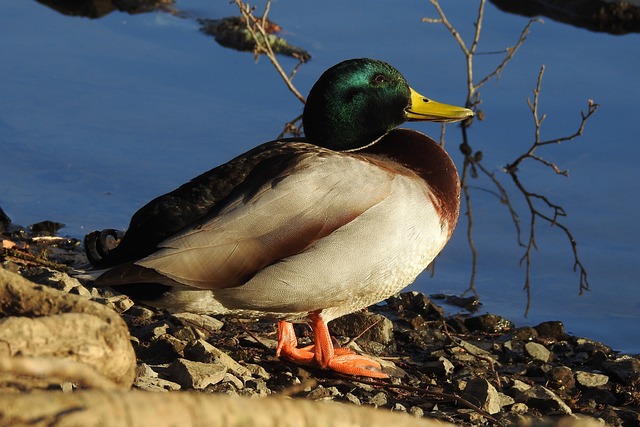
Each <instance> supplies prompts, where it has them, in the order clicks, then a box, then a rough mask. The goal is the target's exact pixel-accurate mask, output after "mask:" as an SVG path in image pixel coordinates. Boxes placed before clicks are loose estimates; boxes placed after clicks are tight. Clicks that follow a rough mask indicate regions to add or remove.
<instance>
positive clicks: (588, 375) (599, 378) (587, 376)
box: [576, 371, 609, 387]
mask: <svg viewBox="0 0 640 427" xmlns="http://www.w3.org/2000/svg"><path fill="white" fill-rule="evenodd" d="M576 382H577V383H578V384H580V385H581V386H583V387H600V386H603V385H605V384H606V383H607V382H609V377H608V376H606V375H604V374H597V373H594V372H585V371H576Z"/></svg>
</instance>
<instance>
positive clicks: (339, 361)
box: [276, 313, 389, 378]
mask: <svg viewBox="0 0 640 427" xmlns="http://www.w3.org/2000/svg"><path fill="white" fill-rule="evenodd" d="M309 320H310V321H311V322H310V323H311V329H313V334H314V345H313V346H308V347H304V348H297V345H298V340H297V339H296V335H295V332H294V330H293V325H292V324H291V323H289V322H279V323H278V347H277V349H276V354H277V355H278V356H280V355H282V356H283V357H284V358H286V359H288V360H290V361H292V362H295V363H299V364H302V365H316V366H319V367H320V368H323V369H330V370H333V371H336V372H340V373H342V374H347V375H359V376H363V377H371V378H388V377H389V376H388V375H387V374H385V373H384V372H382V366H380V364H379V363H378V362H376V361H374V360H372V359H369V358H368V357H365V356H359V355H357V354H355V353H353V352H352V351H351V350H349V349H347V348H334V347H333V343H332V342H331V336H330V335H329V328H328V327H327V324H326V323H325V321H324V320H323V319H322V317H321V315H320V313H311V314H310V315H309Z"/></svg>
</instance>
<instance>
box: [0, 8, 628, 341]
mask: <svg viewBox="0 0 640 427" xmlns="http://www.w3.org/2000/svg"><path fill="white" fill-rule="evenodd" d="M442 3H443V7H444V8H445V11H447V12H448V14H449V18H450V20H451V22H452V23H453V24H454V25H456V27H457V28H458V30H459V31H460V33H461V34H462V36H463V37H464V38H465V40H467V41H468V42H469V38H470V37H471V35H472V34H473V31H474V28H473V22H474V20H475V12H476V9H477V6H476V3H475V2H461V1H450V2H442ZM469 4H472V5H473V7H468V6H469ZM177 7H178V8H180V9H181V10H182V11H184V12H186V13H187V14H191V15H192V16H198V17H207V18H220V17H225V16H231V15H237V12H236V10H235V6H233V5H229V4H227V2H210V1H205V0H198V1H182V2H179V3H178V5H177ZM485 12H486V13H485V21H484V24H483V33H482V37H481V44H480V47H479V51H480V52H494V51H498V50H501V49H504V48H505V47H507V46H511V45H513V44H514V43H515V41H516V40H517V38H518V35H519V34H520V31H521V29H522V27H523V26H524V25H525V24H526V22H527V21H528V19H527V18H523V17H519V16H514V15H507V14H505V13H503V12H501V11H499V10H497V9H495V8H494V7H493V6H491V5H490V4H489V5H487V8H486V11H485ZM425 16H429V17H435V16H436V14H435V11H434V10H433V9H432V7H431V5H430V4H429V3H428V2H427V1H416V0H412V1H399V2H393V3H391V2H382V1H376V2H369V1H364V0H359V1H352V2H339V1H326V2H312V3H304V4H302V3H299V2H296V1H293V0H280V1H274V2H273V4H272V11H271V14H270V17H271V18H272V19H273V20H274V21H275V22H277V23H278V24H280V25H281V26H282V27H283V29H284V30H285V33H284V36H285V37H287V39H288V40H289V41H290V42H291V43H292V44H294V45H300V46H302V47H304V48H306V49H307V50H309V51H310V53H311V54H312V55H313V59H312V61H311V62H309V63H308V64H305V65H304V66H302V67H301V69H300V71H299V72H298V74H297V75H296V77H295V79H294V83H295V84H296V86H297V87H298V88H299V89H300V91H301V92H302V93H305V94H306V93H307V91H308V90H309V88H310V87H311V85H312V84H313V83H314V81H315V80H316V79H317V77H318V76H319V75H320V74H321V73H322V71H324V70H325V69H326V68H328V67H330V66H331V65H333V64H335V63H337V62H339V61H341V60H343V59H346V58H351V57H361V56H368V57H375V58H378V59H383V60H386V61H388V62H390V63H392V64H393V65H394V66H396V67H397V68H398V69H399V70H401V71H402V72H403V74H404V75H405V77H406V78H407V80H408V81H409V82H410V84H411V85H412V86H413V87H414V88H415V89H416V90H418V91H419V92H421V93H423V94H425V95H428V96H430V97H432V98H434V99H436V100H440V101H443V102H448V103H458V104H460V103H463V102H464V99H465V96H466V95H465V94H466V89H465V78H466V70H465V68H464V67H465V63H464V58H463V56H462V54H461V51H460V49H459V47H458V46H457V44H456V43H455V41H454V40H453V38H452V37H451V36H450V34H449V33H448V32H447V31H446V30H445V29H444V28H443V27H442V26H440V25H437V24H427V23H423V22H421V21H420V19H421V18H422V17H425ZM639 42H640V36H639V35H638V34H632V35H625V36H611V35H607V34H601V33H592V32H589V31H587V30H584V29H579V28H574V27H571V26H567V25H564V24H560V23H555V22H553V21H551V20H548V19H547V20H545V23H544V24H536V25H534V26H533V28H532V32H531V34H530V35H529V37H528V39H527V41H526V42H525V44H524V45H523V47H522V48H521V50H520V51H519V52H518V53H517V54H516V56H515V58H514V59H513V60H512V61H511V62H510V63H509V64H508V65H507V67H506V69H505V70H504V71H503V73H502V74H501V77H500V79H499V80H492V81H490V82H489V83H488V84H487V85H485V86H484V87H483V88H482V90H481V95H482V100H483V103H482V105H481V109H482V110H483V112H484V113H485V116H486V118H485V120H483V121H476V122H475V123H474V124H473V126H472V127H471V128H470V129H469V138H470V141H471V144H472V146H473V147H474V149H479V150H482V151H483V153H484V161H483V164H484V165H485V167H487V168H488V169H490V170H491V171H492V172H496V174H497V176H498V178H499V179H500V180H501V182H502V183H503V184H504V185H505V186H506V188H507V190H508V191H509V192H510V194H511V195H512V201H513V203H514V205H515V206H516V208H517V209H518V211H519V214H520V219H521V225H522V227H523V230H524V231H525V232H526V231H527V224H528V211H527V209H526V206H525V205H524V204H523V201H522V198H521V197H518V194H517V192H516V191H515V188H514V186H513V184H511V183H510V181H509V179H508V177H507V176H506V175H504V174H503V173H502V172H501V168H502V167H503V166H504V165H505V164H507V163H508V162H510V161H512V160H513V159H514V158H515V157H516V156H517V155H518V154H520V153H521V152H523V151H524V150H525V149H526V148H527V147H528V146H529V144H530V143H531V141H532V139H533V130H534V128H533V121H532V117H531V113H530V112H529V110H528V107H527V104H526V99H527V98H528V97H531V96H532V89H533V88H534V87H535V84H536V79H537V76H538V72H539V70H540V67H541V65H543V64H544V65H545V66H546V71H545V75H544V78H543V86H542V94H541V98H540V112H541V113H546V114H547V115H548V117H547V119H546V120H545V122H544V124H543V128H542V138H543V139H551V138H554V137H559V136H564V135H568V134H571V133H573V132H574V131H575V130H576V129H577V127H578V124H579V122H580V115H579V114H580V110H583V109H586V107H587V100H588V99H593V100H595V101H596V102H598V103H599V104H600V105H601V108H600V109H599V110H598V112H597V113H596V114H595V116H593V118H592V119H591V120H590V121H589V122H588V123H587V126H586V129H585V134H584V136H582V137H581V138H578V139H576V140H574V141H569V142H565V143H563V144H562V145H559V146H548V147H544V148H542V149H541V150H540V151H539V152H538V154H539V155H541V156H543V157H545V158H546V159H548V160H551V161H553V162H555V163H557V164H558V165H559V166H560V167H561V168H562V169H569V171H570V174H569V177H563V176H557V175H555V174H553V173H552V171H551V170H549V169H548V168H545V167H543V166H541V165H537V164H534V163H533V162H525V163H524V164H523V165H522V168H521V179H522V181H523V182H524V183H525V185H527V186H528V187H529V189H530V190H532V191H537V192H539V193H543V194H545V195H546V196H548V197H549V198H550V199H551V200H552V201H554V202H555V203H557V204H559V205H562V206H563V207H564V208H565V209H566V211H567V213H568V217H567V218H562V221H563V223H564V224H565V225H566V226H567V227H569V229H570V230H571V233H572V234H573V236H574V237H575V239H576V241H577V242H578V250H579V256H580V259H581V261H582V262H583V264H584V265H585V267H586V269H587V272H588V274H589V276H588V278H589V282H590V284H591V291H590V292H587V293H585V294H583V295H578V283H579V280H578V279H579V278H578V275H577V274H576V273H574V272H573V270H572V266H573V257H572V253H571V250H570V246H569V244H568V241H567V240H566V238H565V236H564V235H563V234H562V233H561V232H560V230H559V229H558V228H551V227H549V226H548V225H547V224H544V223H542V222H540V221H539V222H538V231H537V234H536V237H537V243H538V248H539V249H538V250H537V251H536V252H534V254H533V268H532V284H531V286H532V306H531V309H530V312H529V315H528V317H526V318H525V317H524V311H525V307H526V294H525V293H524V292H523V290H522V286H523V284H524V274H525V272H524V270H523V269H522V268H520V267H519V263H518V262H519V258H520V256H521V255H522V253H523V249H522V248H520V247H519V246H517V243H516V237H515V231H514V230H515V228H514V226H513V223H512V222H511V220H510V217H509V214H508V212H507V210H506V209H505V207H504V205H503V204H501V203H500V201H499V200H498V199H497V198H496V197H494V196H492V195H490V194H489V193H487V192H486V191H483V190H482V189H487V188H491V186H490V183H489V182H488V181H487V180H486V179H479V180H476V181H474V182H472V185H474V187H478V189H475V188H474V190H472V198H473V211H474V240H475V244H476V247H477V249H478V252H479V260H478V262H479V263H478V273H477V277H476V289H477V291H478V292H479V294H480V296H481V302H482V303H483V307H482V310H483V311H490V312H493V313H498V314H502V315H505V316H506V317H509V318H510V319H512V320H514V321H515V322H516V323H517V324H518V325H525V324H536V323H538V322H541V321H545V320H561V321H563V322H564V323H565V326H566V329H567V330H568V331H569V332H572V333H574V334H577V335H581V336H586V337H589V338H593V339H597V340H601V341H603V342H605V343H607V344H609V345H611V346H613V347H614V348H615V349H617V350H620V351H625V352H640V330H639V328H637V327H636V326H635V325H638V324H639V320H640V289H639V287H638V277H640V266H639V264H640V263H639V261H640V259H639V254H640V251H639V246H638V243H637V240H638V237H640V226H639V224H638V221H637V219H636V216H637V213H638V212H640V198H639V197H638V196H639V189H640V186H639V185H638V182H639V176H640V172H638V169H637V166H636V162H637V159H638V157H639V156H640V145H639V144H638V142H639V141H638V137H637V136H636V135H635V132H637V128H638V125H637V109H638V107H637V102H638V99H640V84H639V83H638V79H637V70H638V69H640V55H639V53H640V48H639V46H640V43H639ZM0 54H1V57H2V61H0V88H1V90H0V92H1V96H0V155H1V157H0V183H1V185H0V206H2V208H3V209H4V210H5V211H6V212H7V213H8V214H9V216H10V217H11V218H12V219H13V220H14V222H16V223H19V224H23V225H26V224H30V223H34V222H37V221H41V220H45V219H50V220H54V221H59V222H63V223H65V224H67V227H66V228H64V229H63V230H62V231H63V233H65V234H68V235H71V236H75V237H81V236H82V235H83V234H84V233H86V232H88V231H91V230H93V229H97V228H104V227H117V228H124V227H126V225H127V223H128V220H129V218H130V216H131V214H132V213H133V212H134V211H135V210H136V209H137V208H138V207H140V206H141V205H142V204H144V203H145V202H146V201H148V200H149V199H151V198H153V197H155V196H157V195H158V194H161V193H164V192H166V191H168V190H171V189H173V188H175V187H176V186H178V185H180V184H181V183H183V182H184V181H186V180H188V179H190V178H191V177H193V176H195V175H197V174H199V173H201V172H202V171H205V170H207V169H210V168H211V167H213V166H216V165H218V164H220V163H222V162H224V161H226V160H228V159H230V158H231V157H232V156H235V155H237V154H239V153H241V152H243V151H245V150H247V149H249V148H251V147H253V146H255V145H257V144H258V143H260V142H263V141H266V140H269V139H273V138H274V137H276V136H277V135H278V134H279V133H280V132H281V130H282V128H283V126H284V124H285V123H286V122H287V121H289V120H291V119H293V118H295V117H296V116H297V115H298V114H299V113H300V111H301V107H302V106H301V104H300V102H299V101H297V100H296V99H295V98H294V97H293V96H292V95H291V94H290V93H289V92H288V91H287V90H286V88H285V86H284V85H283V83H282V82H281V80H280V78H279V77H278V76H277V74H276V73H275V71H274V69H273V67H272V66H271V65H270V64H269V62H268V61H267V60H266V59H265V58H263V59H261V60H260V61H259V62H258V63H257V64H256V63H255V62H254V59H253V56H252V55H251V54H249V53H240V52H236V51H233V50H230V49H226V48H223V47H220V46H219V45H217V44H216V43H215V42H214V41H213V39H212V38H209V37H206V36H204V35H203V34H201V33H200V32H199V31H198V25H197V23H196V22H195V21H193V20H191V19H183V18H179V17H176V16H174V15H171V14H168V13H164V12H153V13H147V14H139V15H128V14H125V13H120V12H113V13H111V14H109V15H107V16H105V17H103V18H100V19H88V18H81V17H69V16H64V15H61V14H59V13H58V12H55V11H53V10H52V9H49V8H47V7H46V6H43V5H41V4H39V3H36V2H33V1H21V2H7V4H4V5H3V12H2V14H0ZM281 61H282V64H283V66H284V67H285V68H286V69H291V68H292V67H293V66H294V65H295V61H293V60H291V59H288V58H282V59H281ZM500 61H501V56H500V55H491V54H485V55H478V56H477V57H476V59H475V67H476V68H475V70H474V75H475V76H477V78H481V77H482V76H484V75H485V74H486V73H487V72H489V71H491V70H492V69H493V67H495V65H497V64H498V63H499V62H500ZM411 127H414V128H416V129H419V130H421V131H424V132H426V133H429V134H431V135H433V136H438V134H439V132H440V127H439V125H434V124H412V125H411ZM445 139H446V147H447V148H448V150H449V151H450V153H451V154H452V157H453V158H454V160H455V161H456V164H458V165H461V164H462V158H461V155H460V153H459V151H458V149H457V146H458V144H459V143H460V141H461V136H460V131H459V129H458V128H457V127H456V126H454V125H450V126H448V127H447V133H446V137H445ZM463 213H464V208H463ZM465 221H466V219H465V216H464V215H463V216H462V217H461V222H460V224H459V228H458V230H457V232H456V234H455V235H454V237H453V239H452V241H451V243H450V244H449V245H448V246H447V248H446V249H445V251H444V253H443V255H442V256H441V257H440V258H439V259H438V261H437V266H436V274H435V276H434V277H431V276H430V275H429V274H428V273H427V274H423V275H422V276H421V277H420V278H419V279H418V281H417V282H416V283H415V284H414V285H413V288H414V289H419V290H422V291H424V292H426V293H437V292H447V293H456V294H459V293H462V292H463V291H464V290H465V289H466V288H467V286H468V283H469V273H470V269H471V264H470V260H471V258H470V254H469V249H468V246H467V243H466V236H465V233H466V222H465Z"/></svg>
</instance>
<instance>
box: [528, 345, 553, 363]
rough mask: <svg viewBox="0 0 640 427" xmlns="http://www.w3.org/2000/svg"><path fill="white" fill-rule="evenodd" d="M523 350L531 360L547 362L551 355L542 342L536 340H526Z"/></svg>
mask: <svg viewBox="0 0 640 427" xmlns="http://www.w3.org/2000/svg"><path fill="white" fill-rule="evenodd" d="M524 350H525V351H526V352H527V354H528V355H529V357H531V358H532V359H533V360H538V361H540V362H543V363H547V362H548V361H549V358H550V357H551V352H550V351H549V350H547V348H546V347H545V346H543V345H542V344H538V343H537V342H528V343H526V344H525V345H524Z"/></svg>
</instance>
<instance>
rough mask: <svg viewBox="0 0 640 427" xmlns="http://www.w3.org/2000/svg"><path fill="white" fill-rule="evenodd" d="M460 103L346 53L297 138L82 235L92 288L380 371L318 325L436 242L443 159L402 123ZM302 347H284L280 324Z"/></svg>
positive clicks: (449, 198)
mask: <svg viewBox="0 0 640 427" xmlns="http://www.w3.org/2000/svg"><path fill="white" fill-rule="evenodd" d="M472 116H473V112H472V111H471V110H469V109H467V108H461V107H455V106H450V105H445V104H441V103H438V102H435V101H432V100H430V99H428V98H426V97H424V96H422V95H420V94H419V93H417V92H416V91H414V90H413V89H411V88H410V87H409V85H408V84H407V82H406V80H405V79H404V77H403V76H402V75H401V74H400V72H399V71H398V70H396V69H395V68H393V67H392V66H391V65H389V64H387V63H385V62H381V61H377V60H373V59H352V60H348V61H344V62H341V63H339V64H337V65H335V66H333V67H332V68H330V69H329V70H327V71H326V72H325V73H324V74H322V76H321V77H320V79H319V80H318V81H317V82H316V83H315V85H314V86H313V88H312V89H311V92H310V93H309V96H308V100H307V103H306V106H305V108H304V114H303V126H304V132H305V135H306V137H305V138H288V139H279V140H276V141H271V142H267V143H264V144H262V145H260V146H258V147H256V148H254V149H252V150H250V151H248V152H246V153H244V154H242V155H240V156H238V157H236V158H235V159H233V160H231V161H229V162H228V163H225V164H223V165H221V166H218V167H216V168H214V169H212V170H210V171H208V172H205V173H204V174H202V175H200V176H198V177H196V178H194V179H193V180H191V181H190V182H188V183H186V184H184V185H182V186H181V187H179V188H177V189H176V190H174V191H172V192H170V193H167V194H165V195H163V196H160V197H158V198H156V199H154V200H152V201H151V202H149V203H148V204H147V205H145V206H144V207H142V208H141V209H140V210H138V211H137V212H136V213H135V214H134V215H133V217H132V219H131V223H130V225H129V228H128V229H127V231H126V233H125V234H124V236H123V237H122V239H121V240H120V242H119V244H118V245H117V246H116V247H115V248H112V249H109V247H108V241H109V239H110V236H115V234H114V231H113V230H104V231H102V232H93V233H90V234H89V235H87V236H86V238H85V246H86V251H87V256H88V258H89V261H90V262H91V264H93V266H94V269H97V270H95V271H93V272H92V276H93V277H94V278H95V280H96V283H97V284H98V285H108V286H113V287H115V288H117V289H120V290H121V291H123V292H124V293H127V294H129V295H131V296H132V297H134V298H137V299H139V300H141V301H142V302H145V303H148V304H151V305H154V306H158V307H162V308H166V309H169V310H171V311H189V312H196V313H205V314H224V313H232V314H235V315H239V316H249V317H263V318H271V319H274V320H277V321H279V323H278V344H277V350H276V352H277V354H278V355H279V356H280V357H284V358H285V359H288V360H290V361H293V362H295V363H299V364H305V365H313V366H317V367H320V368H324V369H330V370H334V371H337V372H340V373H344V374H350V375H362V376H368V377H375V378H384V377H386V376H387V374H385V373H384V372H382V369H381V366H380V364H379V363H378V362H376V361H374V360H372V359H371V358H368V357H366V356H362V355H357V354H354V353H353V352H352V351H350V350H347V349H341V348H334V345H333V343H332V341H331V337H330V335H329V330H328V328H327V322H329V321H330V320H332V319H335V318H337V317H339V316H342V315H344V314H347V313H351V312H354V311H356V310H360V309H362V308H365V307H367V306H369V305H371V304H374V303H377V302H379V301H382V300H383V299H385V298H387V297H389V296H391V295H393V294H394V293H397V292H398V291H400V290H401V289H403V288H404V287H405V286H407V285H409V284H410V283H412V282H413V281H414V279H415V278H416V276H417V275H418V274H419V273H420V272H421V271H423V270H424V269H425V268H426V267H427V266H428V265H429V263H430V262H431V261H432V260H433V259H434V257H435V256H436V255H437V254H438V253H439V252H440V251H441V250H442V248H443V247H444V245H445V244H446V243H447V241H448V240H449V238H450V237H451V234H452V233H453V230H454V227H455V225H456V222H457V219H458V213H459V207H460V184H459V178H458V174H457V172H456V168H455V166H454V164H453V162H452V161H451V159H450V157H449V156H448V155H447V153H446V152H445V151H444V149H443V148H442V147H441V146H440V145H439V144H437V143H436V142H435V141H433V140H432V139H431V138H429V137H428V136H426V135H424V134H422V133H420V132H417V131H414V130H409V129H395V128H396V127H397V126H399V125H400V124H402V123H404V122H406V121H407V120H424V121H436V122H453V121H458V120H464V119H467V118H469V117H472ZM305 321H306V322H308V323H309V324H310V326H311V328H312V330H313V333H314V345H312V346H308V347H305V348H298V347H297V339H296V335H295V332H294V329H293V325H292V323H291V322H305Z"/></svg>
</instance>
